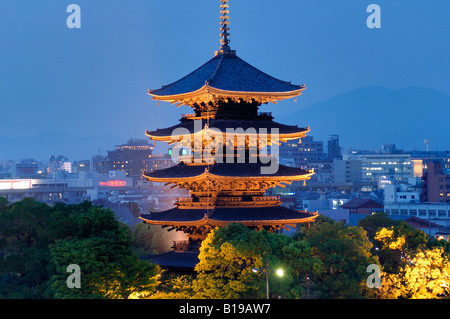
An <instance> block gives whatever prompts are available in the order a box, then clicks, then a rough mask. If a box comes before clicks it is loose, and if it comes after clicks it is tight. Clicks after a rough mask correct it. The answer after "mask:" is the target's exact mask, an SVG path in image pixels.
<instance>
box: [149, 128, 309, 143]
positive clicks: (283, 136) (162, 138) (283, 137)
mask: <svg viewBox="0 0 450 319" xmlns="http://www.w3.org/2000/svg"><path fill="white" fill-rule="evenodd" d="M209 129H211V128H209ZM300 129H302V131H298V132H293V133H278V134H277V136H278V138H279V140H280V141H282V142H285V141H288V140H294V139H298V138H302V137H305V136H306V134H308V133H309V132H311V129H310V127H309V126H308V127H306V128H300ZM207 130H208V129H203V130H201V131H199V132H196V133H190V134H180V135H155V131H153V132H152V131H145V135H146V136H147V137H148V138H149V139H150V140H152V141H158V142H169V141H174V142H176V141H180V140H183V139H188V138H190V139H193V138H194V136H195V135H196V134H205V133H206V132H207ZM214 133H215V132H214ZM223 134H224V135H225V134H226V132H223ZM233 134H234V135H236V136H238V137H239V136H241V135H243V136H249V134H248V133H242V134H241V133H233ZM271 136H272V135H271V134H270V132H267V138H270V137H271ZM224 140H225V139H224Z"/></svg>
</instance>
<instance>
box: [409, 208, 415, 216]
mask: <svg viewBox="0 0 450 319" xmlns="http://www.w3.org/2000/svg"><path fill="white" fill-rule="evenodd" d="M409 215H410V216H417V210H415V209H412V210H410V211H409Z"/></svg>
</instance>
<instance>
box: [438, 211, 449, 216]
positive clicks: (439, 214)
mask: <svg viewBox="0 0 450 319" xmlns="http://www.w3.org/2000/svg"><path fill="white" fill-rule="evenodd" d="M438 216H439V217H446V216H447V212H446V211H445V210H438Z"/></svg>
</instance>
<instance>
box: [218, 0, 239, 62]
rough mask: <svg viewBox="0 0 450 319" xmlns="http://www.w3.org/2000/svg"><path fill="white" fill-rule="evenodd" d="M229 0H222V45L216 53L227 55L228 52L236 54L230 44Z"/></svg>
mask: <svg viewBox="0 0 450 319" xmlns="http://www.w3.org/2000/svg"><path fill="white" fill-rule="evenodd" d="M228 8H229V5H228V0H220V14H221V16H220V44H221V47H220V49H219V51H216V55H227V54H233V55H234V54H236V51H234V50H231V49H230V46H229V45H228V44H229V43H230V39H228V37H229V36H230V33H229V31H230V21H228V20H229V19H230V17H229V16H228V13H230V11H229V10H228Z"/></svg>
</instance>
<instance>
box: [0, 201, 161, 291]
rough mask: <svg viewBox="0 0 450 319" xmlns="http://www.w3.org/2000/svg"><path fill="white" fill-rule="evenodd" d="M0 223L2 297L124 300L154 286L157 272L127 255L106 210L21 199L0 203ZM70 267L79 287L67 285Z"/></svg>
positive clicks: (125, 234)
mask: <svg viewBox="0 0 450 319" xmlns="http://www.w3.org/2000/svg"><path fill="white" fill-rule="evenodd" d="M0 225H1V227H0V235H1V238H2V241H1V246H0V248H1V255H0V257H2V258H1V259H0V269H1V270H0V296H1V297H3V298H127V297H128V296H129V295H131V294H133V293H139V292H141V291H147V290H151V289H153V287H154V285H155V284H156V281H155V277H156V276H157V274H158V268H157V267H156V266H155V265H152V264H150V263H148V262H146V261H140V260H139V259H138V258H137V256H136V255H135V254H133V252H132V251H131V249H130V244H131V232H130V230H129V229H128V228H127V226H126V225H124V224H122V223H120V222H118V221H117V220H116V219H115V217H114V213H113V212H112V211H110V210H109V209H103V208H100V207H94V206H92V204H91V203H89V202H85V203H82V204H78V205H64V204H56V205H55V206H54V207H50V206H48V205H46V204H43V203H39V202H37V201H35V200H34V199H30V198H27V199H23V200H22V201H20V202H16V203H14V204H11V205H9V206H8V205H7V204H6V205H5V203H4V202H0ZM70 264H77V265H79V267H80V268H81V288H79V289H77V288H74V289H70V288H68V287H67V284H66V279H67V277H68V276H69V273H67V266H69V265H70Z"/></svg>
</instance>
